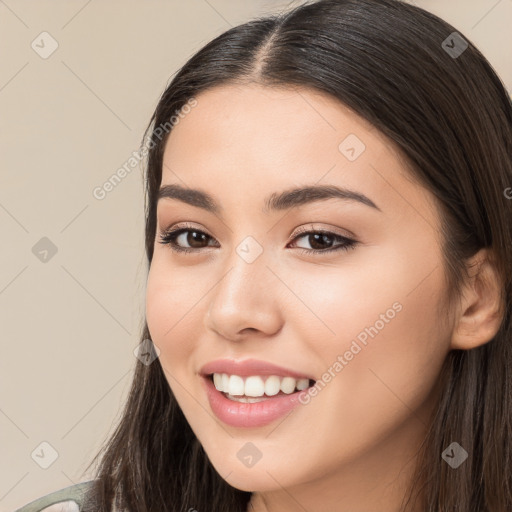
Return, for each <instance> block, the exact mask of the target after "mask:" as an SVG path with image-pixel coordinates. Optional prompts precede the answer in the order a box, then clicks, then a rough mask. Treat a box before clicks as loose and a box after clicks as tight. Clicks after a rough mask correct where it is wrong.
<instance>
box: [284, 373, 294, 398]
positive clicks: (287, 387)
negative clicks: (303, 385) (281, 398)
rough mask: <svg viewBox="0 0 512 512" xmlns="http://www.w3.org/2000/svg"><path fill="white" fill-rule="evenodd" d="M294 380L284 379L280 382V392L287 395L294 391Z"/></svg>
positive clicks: (290, 378)
mask: <svg viewBox="0 0 512 512" xmlns="http://www.w3.org/2000/svg"><path fill="white" fill-rule="evenodd" d="M296 382H297V381H296V380H295V379H294V378H293V377H284V378H283V380H282V381H281V391H282V392H283V393H286V394H287V395H289V394H290V393H293V392H294V391H295V384H296Z"/></svg>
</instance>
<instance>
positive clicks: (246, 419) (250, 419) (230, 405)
mask: <svg viewBox="0 0 512 512" xmlns="http://www.w3.org/2000/svg"><path fill="white" fill-rule="evenodd" d="M201 381H202V383H203V386H204V389H205V391H206V395H207V396H208V401H209V402H210V407H211V409H212V411H213V413H214V414H215V416H217V418H219V420H221V421H222V422H223V423H225V424H227V425H230V426H232V427H238V428H251V427H263V426H265V425H268V424H269V423H272V422H273V421H275V420H277V419H278V418H281V417H282V416H284V415H285V414H287V413H289V412H290V411H292V410H293V409H294V408H295V407H297V406H298V405H299V404H301V401H300V400H299V398H300V397H301V395H302V394H304V395H306V394H307V391H308V389H309V388H307V389H305V390H302V391H296V392H295V393H291V394H289V395H276V396H273V397H268V398H267V399H266V400H263V401H262V402H255V403H244V402H235V401H233V400H230V399H229V398H226V397H225V396H224V394H223V393H221V392H220V391H218V390H217V389H216V388H215V386H214V384H213V382H212V380H211V379H210V378H209V377H208V376H207V375H202V376H201Z"/></svg>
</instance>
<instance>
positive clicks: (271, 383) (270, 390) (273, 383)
mask: <svg viewBox="0 0 512 512" xmlns="http://www.w3.org/2000/svg"><path fill="white" fill-rule="evenodd" d="M280 390H281V380H280V379H279V377H277V375H272V376H271V377H268V379H267V380H266V381H265V394H266V395H267V396H274V395H277V393H279V391H280Z"/></svg>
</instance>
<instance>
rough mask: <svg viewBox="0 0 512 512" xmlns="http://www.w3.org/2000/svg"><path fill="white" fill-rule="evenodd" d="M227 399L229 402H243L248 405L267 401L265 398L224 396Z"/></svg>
mask: <svg viewBox="0 0 512 512" xmlns="http://www.w3.org/2000/svg"><path fill="white" fill-rule="evenodd" d="M226 396H227V398H229V399H230V400H233V401H234V402H244V403H249V404H254V403H256V402H263V401H265V400H268V398H267V397H255V398H252V397H248V396H232V395H226Z"/></svg>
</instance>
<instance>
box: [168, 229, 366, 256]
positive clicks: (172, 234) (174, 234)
mask: <svg viewBox="0 0 512 512" xmlns="http://www.w3.org/2000/svg"><path fill="white" fill-rule="evenodd" d="M187 231H194V232H196V233H200V234H202V235H206V236H207V237H209V238H210V239H211V238H212V237H210V235H208V234H207V233H205V232H204V231H201V230H200V229H197V228H195V227H193V226H185V227H180V228H177V229H174V230H169V231H166V232H164V233H162V234H161V235H160V240H159V243H161V244H163V245H168V246H169V248H170V249H171V250H172V251H174V252H178V253H188V252H198V251H201V250H202V249H203V248H199V249H198V248H196V249H191V248H190V247H180V246H179V245H176V238H178V236H179V235H181V234H182V233H186V232H187ZM314 234H323V235H330V236H331V237H333V238H335V239H336V240H338V241H342V242H343V245H338V246H335V247H333V248H330V249H323V250H322V249H304V248H303V247H297V249H298V250H299V251H301V252H302V253H303V254H304V253H305V254H311V253H316V254H319V253H321V254H324V253H326V252H335V251H348V250H350V249H355V248H356V245H357V244H358V242H357V241H355V240H352V239H350V238H347V237H344V236H341V235H338V234H336V233H332V232H331V231H324V230H307V229H305V228H304V229H301V230H300V231H299V232H298V233H297V234H296V235H295V237H294V238H293V240H295V239H297V238H302V237H303V236H305V235H314ZM293 240H292V241H293Z"/></svg>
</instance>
